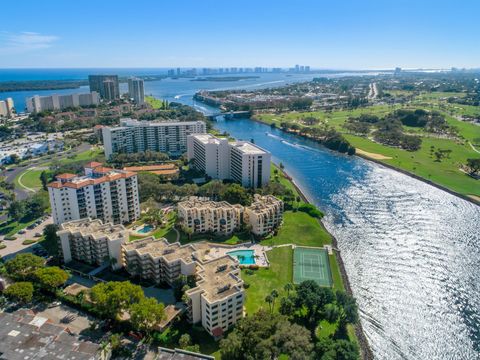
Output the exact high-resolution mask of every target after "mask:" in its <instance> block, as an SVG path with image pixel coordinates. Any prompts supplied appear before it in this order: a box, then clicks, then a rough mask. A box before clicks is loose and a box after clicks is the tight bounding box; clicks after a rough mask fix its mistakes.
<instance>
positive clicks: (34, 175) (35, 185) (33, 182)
mask: <svg viewBox="0 0 480 360" xmlns="http://www.w3.org/2000/svg"><path fill="white" fill-rule="evenodd" d="M42 171H43V170H26V171H24V172H22V173H20V174H18V175H17V177H15V180H14V181H15V186H17V187H19V188H20V189H23V188H24V187H23V186H22V184H23V185H24V186H26V187H28V188H30V189H40V188H41V187H42V182H41V181H40V174H41V173H42ZM19 180H20V181H21V184H20V182H19Z"/></svg>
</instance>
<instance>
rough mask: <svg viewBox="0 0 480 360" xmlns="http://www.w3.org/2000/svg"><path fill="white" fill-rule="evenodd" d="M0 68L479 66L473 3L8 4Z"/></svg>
mask: <svg viewBox="0 0 480 360" xmlns="http://www.w3.org/2000/svg"><path fill="white" fill-rule="evenodd" d="M0 13H1V14H2V15H1V16H0V18H1V21H0V68H7V67H177V66H179V67H194V66H195V67H205V66H212V67H214V66H228V67H230V66H280V67H288V66H293V65H294V64H306V65H311V66H312V67H316V68H333V69H380V68H392V67H395V66H400V67H403V68H418V67H424V68H449V67H451V66H457V67H480V23H479V21H480V20H479V19H480V18H479V15H480V1H477V0H466V1H465V0H456V1H446V0H436V1H432V0H415V1H414V0H395V1H393V0H383V1H380V0H378V1H377V0H375V1H374V0H372V1H360V0H350V1H341V0H340V1H338V0H337V1H333V0H332V1H322V0H317V1H313V0H312V1H307V0H295V1H281V0H277V1H262V0H257V1H250V0H249V1H235V0H218V1H213V0H202V1H194V0H175V1H153V0H151V1H147V0H129V1H124V0H110V1H106V0H96V1H92V0H82V1H79V0H72V1H71V0H68V1H67V0H63V1H60V0H42V1H40V0H30V1H25V0H17V1H6V2H2V4H1V6H0Z"/></svg>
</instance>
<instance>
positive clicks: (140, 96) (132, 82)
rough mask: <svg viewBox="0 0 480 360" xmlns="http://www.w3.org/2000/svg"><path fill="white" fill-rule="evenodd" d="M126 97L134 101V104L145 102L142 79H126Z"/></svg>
mask: <svg viewBox="0 0 480 360" xmlns="http://www.w3.org/2000/svg"><path fill="white" fill-rule="evenodd" d="M128 97H130V98H131V99H133V101H135V104H138V105H141V104H143V103H144V102H145V90H144V88H143V80H142V79H138V78H131V79H128Z"/></svg>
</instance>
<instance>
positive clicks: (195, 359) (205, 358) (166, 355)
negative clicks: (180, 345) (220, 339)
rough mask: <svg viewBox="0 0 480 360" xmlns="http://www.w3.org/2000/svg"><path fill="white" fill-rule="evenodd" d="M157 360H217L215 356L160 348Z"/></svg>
mask: <svg viewBox="0 0 480 360" xmlns="http://www.w3.org/2000/svg"><path fill="white" fill-rule="evenodd" d="M156 360H215V358H214V357H213V356H210V355H204V354H199V353H194V352H191V351H186V350H182V349H167V348H162V347H159V348H158V355H157V357H156Z"/></svg>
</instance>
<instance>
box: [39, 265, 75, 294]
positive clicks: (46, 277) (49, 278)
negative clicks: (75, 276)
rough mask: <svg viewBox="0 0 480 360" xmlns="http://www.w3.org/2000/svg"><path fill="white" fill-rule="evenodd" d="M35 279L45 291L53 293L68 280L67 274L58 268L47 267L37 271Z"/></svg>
mask: <svg viewBox="0 0 480 360" xmlns="http://www.w3.org/2000/svg"><path fill="white" fill-rule="evenodd" d="M34 275H35V279H36V280H37V281H38V282H39V284H40V286H41V287H43V288H44V289H45V290H49V291H55V290H56V289H57V288H58V287H59V286H62V285H63V284H65V282H66V281H67V280H68V277H69V276H68V273H67V272H66V271H65V270H62V269H60V268H59V267H58V266H49V267H44V268H40V269H37V270H36V271H35V274H34Z"/></svg>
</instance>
